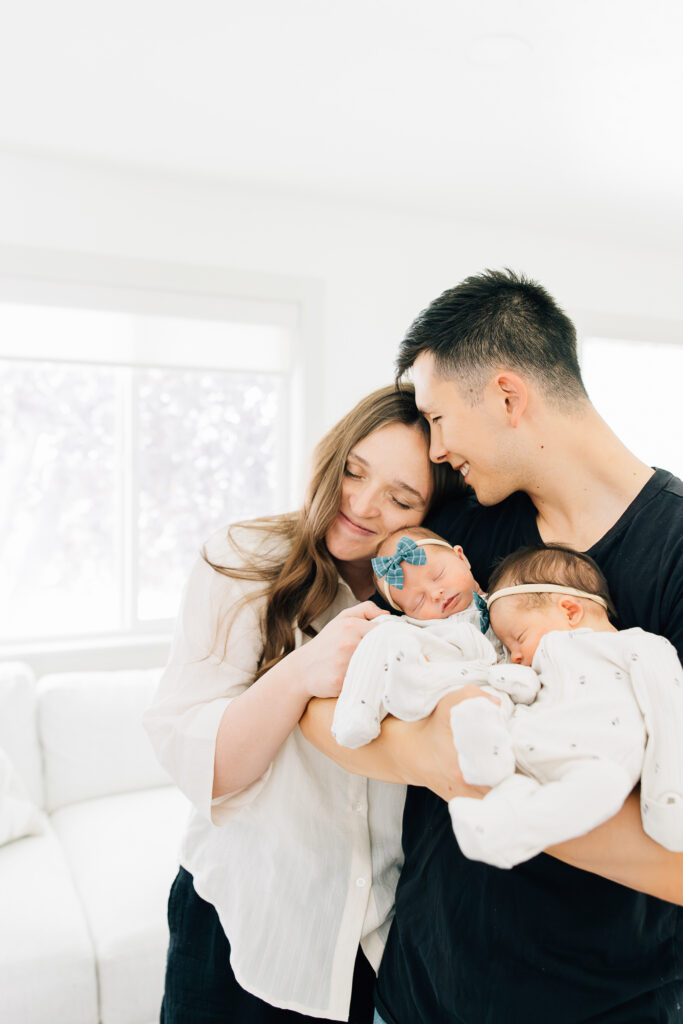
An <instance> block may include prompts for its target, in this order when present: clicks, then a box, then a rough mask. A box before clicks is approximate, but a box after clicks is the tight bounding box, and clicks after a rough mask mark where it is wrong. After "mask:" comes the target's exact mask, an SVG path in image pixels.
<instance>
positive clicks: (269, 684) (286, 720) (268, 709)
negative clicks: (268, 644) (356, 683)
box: [213, 652, 309, 799]
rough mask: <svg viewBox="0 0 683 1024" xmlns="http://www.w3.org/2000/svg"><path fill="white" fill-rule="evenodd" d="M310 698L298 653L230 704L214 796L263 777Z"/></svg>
mask: <svg viewBox="0 0 683 1024" xmlns="http://www.w3.org/2000/svg"><path fill="white" fill-rule="evenodd" d="M308 699H309V694H308V693H307V692H305V690H304V688H303V686H302V685H301V682H300V676H299V673H298V671H297V658H296V652H293V654H290V655H289V656H288V657H286V658H284V659H283V660H282V661H281V662H279V663H278V664H277V665H275V667H274V668H272V669H270V671H269V672H266V673H265V675H263V676H261V678H260V679H258V680H257V681H256V682H255V683H252V685H251V686H250V687H249V689H247V690H245V691H244V693H241V694H240V695H239V697H236V698H235V699H234V700H233V701H232V702H231V703H230V704H229V705H228V707H227V708H226V709H225V712H224V714H223V717H222V719H221V721H220V725H219V726H218V733H217V735H216V756H215V762H214V776H213V796H214V799H215V798H216V797H219V796H224V795H225V794H226V793H233V792H235V791H236V790H239V789H243V788H244V787H245V786H248V785H249V784H250V783H252V782H254V781H255V780H256V779H258V778H259V777H260V776H261V775H263V773H264V772H265V770H266V769H267V767H268V765H269V764H270V763H271V761H272V760H273V758H274V757H275V755H276V754H277V752H278V750H279V749H280V747H281V746H282V744H283V743H284V742H285V740H286V739H287V737H288V736H289V734H290V733H291V731H292V730H293V729H294V727H295V726H296V724H297V722H298V721H299V719H300V718H301V715H302V713H303V711H304V708H305V707H306V702H307V701H308Z"/></svg>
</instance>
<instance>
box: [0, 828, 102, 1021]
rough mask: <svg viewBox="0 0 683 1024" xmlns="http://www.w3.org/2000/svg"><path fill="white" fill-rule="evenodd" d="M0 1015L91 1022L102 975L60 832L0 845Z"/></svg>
mask: <svg viewBox="0 0 683 1024" xmlns="http://www.w3.org/2000/svg"><path fill="white" fill-rule="evenodd" d="M0 1007H1V1009H0V1018H1V1019H2V1020H3V1021H7V1022H8V1024H9V1022H11V1024H45V1022H46V1021H49V1022H50V1024H93V1022H95V1021H97V1020H98V1013H97V978H96V973H95V962H94V957H93V951H92V944H91V942H90V937H89V935H88V926H87V924H86V921H85V916H84V914H83V911H82V909H81V904H80V900H79V898H78V896H77V894H76V892H75V889H74V885H73V882H72V880H71V876H70V874H69V869H68V867H67V865H66V862H65V860H64V855H63V853H62V850H61V847H60V845H59V843H58V842H57V839H56V837H55V835H54V833H53V832H52V831H51V830H50V829H49V827H48V829H47V831H46V833H45V834H44V835H41V836H36V837H33V838H30V839H19V840H18V841H17V842H15V843H10V844H9V845H8V846H3V847H2V849H0Z"/></svg>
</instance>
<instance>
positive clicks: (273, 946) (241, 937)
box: [145, 528, 405, 1020]
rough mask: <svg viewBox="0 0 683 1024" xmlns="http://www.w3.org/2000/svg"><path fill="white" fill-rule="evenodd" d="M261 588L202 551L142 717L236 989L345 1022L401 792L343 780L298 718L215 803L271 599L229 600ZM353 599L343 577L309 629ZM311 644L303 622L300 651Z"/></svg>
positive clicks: (254, 534) (388, 889) (380, 943)
mask: <svg viewBox="0 0 683 1024" xmlns="http://www.w3.org/2000/svg"><path fill="white" fill-rule="evenodd" d="M235 536H236V539H237V543H238V544H239V546H240V547H241V548H242V549H247V550H248V549H249V548H251V549H254V548H255V545H257V544H258V545H259V546H260V547H261V548H263V547H264V545H265V546H267V547H269V548H270V549H271V550H272V549H273V542H272V541H271V540H270V538H269V537H268V536H267V535H264V534H263V533H262V532H261V531H257V530H250V529H248V528H239V533H238V534H235ZM277 543H280V542H277ZM206 552H207V556H208V558H209V559H210V560H211V561H212V562H213V563H214V564H217V565H226V566H232V567H234V566H236V565H237V564H239V562H240V558H239V555H238V553H237V552H236V548H235V546H234V545H233V544H232V543H231V542H230V541H229V539H228V537H227V531H226V530H221V531H219V532H218V533H217V534H215V535H214V536H213V537H212V538H211V539H210V541H209V542H208V544H207V546H206ZM261 589H262V584H260V583H254V582H251V581H245V580H235V579H232V578H231V577H228V576H225V575H223V574H221V573H218V572H216V571H215V570H214V569H212V568H211V566H210V565H208V564H207V562H206V561H204V559H202V558H200V559H198V560H197V562H196V564H195V566H194V568H193V570H192V573H191V575H190V578H189V580H188V583H187V586H186V589H185V594H184V599H183V602H182V606H181V610H180V613H179V616H178V623H177V627H176V633H175V637H174V642H173V647H172V651H171V657H170V661H169V664H168V666H167V667H166V670H165V672H164V674H163V676H162V678H161V681H160V684H159V688H158V691H157V693H156V695H155V698H154V702H153V704H152V707H151V708H150V709H149V710H148V711H147V713H146V715H145V726H146V728H147V731H148V733H149V736H150V738H151V741H152V744H153V746H154V748H155V750H156V754H157V756H158V758H159V760H160V761H161V763H162V765H163V766H164V767H165V768H166V770H167V771H168V772H169V773H170V775H171V776H172V778H173V779H174V780H175V782H176V783H177V784H178V786H179V787H180V788H181V789H182V790H183V792H184V793H185V794H186V795H187V796H188V797H189V799H190V800H191V802H192V804H193V805H194V812H193V814H192V816H191V819H190V822H189V825H188V829H187V833H186V835H185V838H184V841H183V843H182V847H181V851H180V862H181V864H182V865H183V867H185V868H186V869H187V871H189V872H190V873H191V874H192V875H193V877H194V887H195V889H196V891H197V893H198V894H199V895H200V896H201V897H202V898H203V899H205V900H207V901H208V902H209V903H211V904H213V906H214V907H215V908H216V910H217V912H218V916H219V919H220V922H221V924H222V926H223V928H224V930H225V933H226V935H227V936H228V939H229V941H230V946H231V965H232V969H233V971H234V974H235V977H236V978H237V980H238V982H239V983H240V985H241V986H242V987H243V988H245V989H247V991H249V992H251V993H253V994H254V995H256V996H258V997H259V998H261V999H264V1000H266V1001H267V1002H269V1003H272V1004H273V1005H275V1006H279V1007H284V1008H287V1009H292V1010H296V1011H298V1012H299V1013H304V1014H309V1015H311V1016H316V1017H329V1018H331V1019H333V1020H347V1019H348V1010H349V1003H350V999H351V983H352V976H353V967H354V962H355V958H356V953H357V950H358V945H359V943H360V945H361V946H362V948H363V951H364V952H365V955H366V956H367V958H368V959H369V961H370V963H371V964H372V965H373V967H374V968H375V970H377V968H378V966H379V962H380V959H381V956H382V952H383V949H384V943H385V941H386V936H387V933H388V930H389V923H390V919H391V915H392V912H393V911H392V908H393V900H394V891H395V888H396V883H397V881H398V875H399V871H400V867H401V863H402V852H401V842H400V834H401V819H402V813H403V804H404V800H405V787H403V786H397V785H392V784H390V783H383V782H377V781H375V780H373V779H366V778H363V777H361V776H357V775H351V774H350V773H348V772H346V771H344V770H343V769H342V768H340V767H339V766H338V765H336V764H334V762H333V761H330V760H329V759H328V758H326V757H325V756H324V755H322V754H321V753H320V752H319V751H318V750H316V749H315V748H314V747H313V746H311V744H310V743H308V741H307V740H306V739H304V736H303V734H302V733H301V730H300V729H299V727H298V726H297V727H296V728H295V729H294V731H293V732H292V733H291V734H290V735H289V737H288V738H287V740H286V741H285V743H284V744H283V746H282V747H281V748H280V750H279V752H278V753H277V755H276V757H275V759H274V760H273V762H272V763H271V764H270V766H269V767H268V769H267V771H266V772H265V773H264V775H262V776H261V778H259V779H257V780H256V781H255V782H253V783H251V784H250V785H249V786H247V787H246V788H245V789H242V790H240V791H238V792H236V793H232V794H230V795H228V796H223V797H220V798H218V799H216V800H212V788H213V776H214V754H215V745H216V734H217V730H218V725H219V722H220V720H221V717H222V715H223V713H224V711H225V709H226V708H227V707H228V705H229V704H230V702H231V701H232V700H234V699H235V697H237V696H239V694H240V693H242V692H243V691H244V690H246V688H247V687H248V686H249V685H250V684H251V683H252V682H253V679H254V675H255V673H256V671H257V667H258V663H259V659H260V656H261V652H262V650H263V647H264V633H263V623H262V617H263V614H262V613H263V611H264V608H265V599H264V598H263V597H261V596H259V597H256V598H255V599H253V600H251V601H248V602H246V603H242V604H240V605H239V607H238V610H237V611H236V612H234V609H235V606H236V604H237V603H238V602H239V601H240V599H241V598H242V597H244V596H245V595H248V594H253V593H256V592H258V591H259V590H261ZM355 603H356V599H355V598H354V596H353V594H352V592H351V590H350V589H349V587H348V586H347V584H346V583H345V582H344V581H343V580H341V579H340V581H339V587H338V590H337V595H336V597H335V600H334V602H333V603H332V605H331V606H330V607H329V608H328V609H327V611H326V612H324V613H323V614H322V615H321V616H320V617H319V618H318V619H317V620H316V621H315V623H314V626H315V628H316V630H318V631H319V630H320V629H322V628H323V626H325V625H326V623H327V622H329V621H330V619H332V618H333V617H334V616H335V615H336V614H337V613H338V612H340V611H342V610H343V609H344V608H348V607H349V606H350V605H353V604H355ZM233 616H234V617H233ZM226 622H228V623H229V634H228V641H227V645H226V643H225V628H226ZM305 641H306V638H305V637H302V636H301V634H300V633H299V632H298V631H297V636H296V643H297V646H299V645H300V644H301V643H302V642H305Z"/></svg>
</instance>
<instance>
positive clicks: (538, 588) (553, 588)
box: [487, 583, 607, 611]
mask: <svg viewBox="0 0 683 1024" xmlns="http://www.w3.org/2000/svg"><path fill="white" fill-rule="evenodd" d="M509 594H569V595H570V597H585V598H587V599H588V600H589V601H595V603H596V604H599V605H600V606H601V607H602V608H604V609H605V611H607V601H605V599H604V597H598V595H597V594H589V593H588V592H587V591H585V590H575V589H574V587H563V586H561V585H560V584H559V583H520V584H518V585H517V586H516V587H503V589H502V590H496V592H495V593H494V594H491V596H490V597H489V598H488V600H487V604H488V606H489V608H490V607H491V605H492V604H493V602H494V601H497V600H498V598H499V597H507V596H508V595H509Z"/></svg>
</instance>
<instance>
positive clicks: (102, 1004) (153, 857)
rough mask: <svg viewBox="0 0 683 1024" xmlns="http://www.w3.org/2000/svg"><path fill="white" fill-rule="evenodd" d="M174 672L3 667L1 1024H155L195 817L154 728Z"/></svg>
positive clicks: (0, 744)
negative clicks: (160, 754)
mask: <svg viewBox="0 0 683 1024" xmlns="http://www.w3.org/2000/svg"><path fill="white" fill-rule="evenodd" d="M159 673H160V670H158V669H153V670H144V671H129V672H99V673H68V674H67V673H64V674H60V675H50V676H44V677H43V678H41V679H40V680H39V681H38V682H36V680H35V679H34V677H33V674H32V672H31V671H30V669H29V668H27V667H26V666H25V665H22V664H19V663H12V664H9V663H6V664H3V665H0V1024H152V1022H154V1021H158V1019H159V1006H160V1002H161V995H162V991H163V975H164V962H165V956H166V947H167V941H168V931H167V924H166V901H167V896H168V890H169V887H170V884H171V881H172V879H173V877H174V875H175V872H176V870H177V864H178V860H177V855H178V847H179V844H180V838H181V835H182V831H183V828H184V825H185V822H186V820H187V815H188V810H189V804H188V803H187V801H186V800H185V798H184V797H183V796H182V795H181V794H180V793H179V792H178V791H177V790H176V789H175V788H174V787H173V786H172V785H170V784H169V781H170V780H169V779H168V776H166V775H165V773H164V772H163V770H162V769H161V768H160V767H159V765H158V764H157V762H156V761H155V759H154V755H153V753H152V750H151V747H150V745H149V741H148V739H147V736H146V734H145V733H144V731H143V729H142V726H141V723H140V718H141V715H142V712H143V710H144V709H145V707H147V705H148V704H149V702H150V700H151V697H152V693H153V691H154V689H155V686H156V682H157V680H158V678H159Z"/></svg>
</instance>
